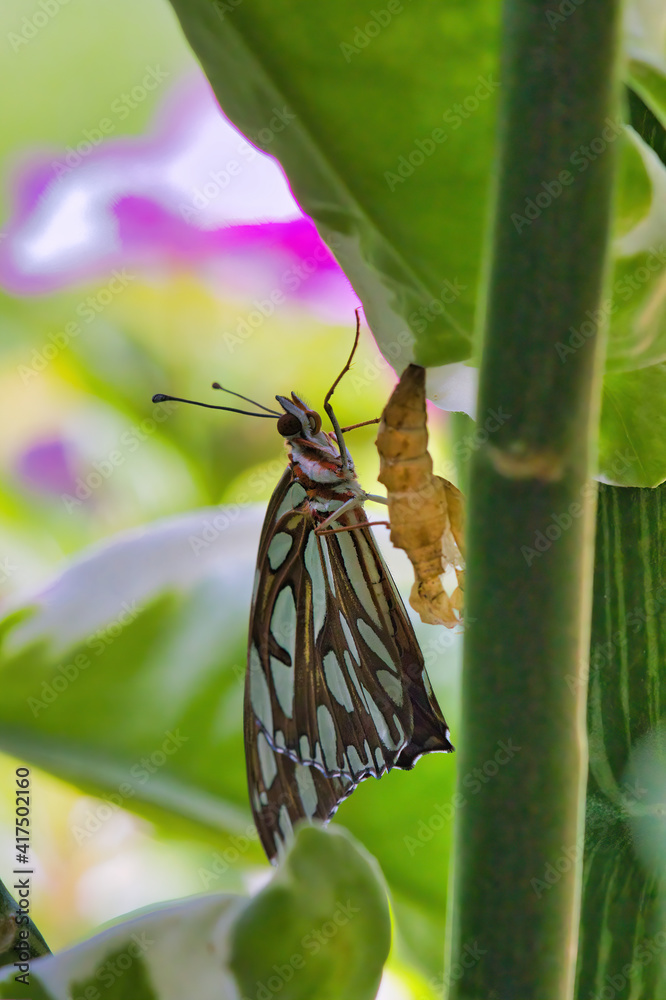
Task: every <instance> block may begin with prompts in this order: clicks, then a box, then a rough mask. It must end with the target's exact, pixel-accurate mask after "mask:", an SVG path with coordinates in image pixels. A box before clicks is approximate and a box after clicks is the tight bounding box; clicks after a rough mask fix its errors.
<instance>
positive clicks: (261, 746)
mask: <svg viewBox="0 0 666 1000" xmlns="http://www.w3.org/2000/svg"><path fill="white" fill-rule="evenodd" d="M257 753H258V756H259V767H260V769H261V777H262V778H263V781H264V786H265V787H266V788H270V787H271V785H272V784H273V782H274V781H275V777H276V775H277V764H276V763H275V754H274V752H273V750H271V748H270V746H269V745H268V740H267V739H266V737H265V736H264V734H263V733H262V732H260V733H258V735H257Z"/></svg>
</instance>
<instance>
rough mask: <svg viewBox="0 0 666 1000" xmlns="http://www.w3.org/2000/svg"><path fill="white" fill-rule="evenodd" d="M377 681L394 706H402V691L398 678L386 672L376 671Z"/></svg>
mask: <svg viewBox="0 0 666 1000" xmlns="http://www.w3.org/2000/svg"><path fill="white" fill-rule="evenodd" d="M377 680H378V681H379V683H380V684H381V686H382V687H383V688H384V690H385V691H386V693H387V695H388V696H389V698H390V699H391V701H392V702H393V703H394V704H395V705H402V699H403V690H402V684H401V683H400V678H399V677H396V676H395V674H391V673H389V671H388V670H378V671H377Z"/></svg>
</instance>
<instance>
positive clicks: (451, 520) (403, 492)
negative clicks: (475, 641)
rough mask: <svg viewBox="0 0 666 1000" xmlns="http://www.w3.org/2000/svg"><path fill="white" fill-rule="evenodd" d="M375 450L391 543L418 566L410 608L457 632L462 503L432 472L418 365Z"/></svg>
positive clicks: (396, 396) (390, 409)
mask: <svg viewBox="0 0 666 1000" xmlns="http://www.w3.org/2000/svg"><path fill="white" fill-rule="evenodd" d="M377 450H378V451H379V458H380V465H379V477H378V478H379V481H380V482H381V483H383V484H384V486H385V487H386V490H387V494H388V508H389V520H390V522H391V541H392V542H393V544H394V545H395V546H396V547H397V548H399V549H404V551H405V552H406V553H407V555H408V556H409V559H410V561H411V563H412V565H413V567H414V576H415V582H414V586H413V588H412V593H411V595H410V598H409V603H410V604H411V606H412V607H413V608H414V610H415V611H418V613H419V615H420V616H421V620H422V621H424V622H427V623H428V624H430V625H446V627H447V628H453V627H454V626H455V625H458V624H459V623H460V621H461V619H462V609H463V585H464V565H465V560H464V498H463V495H462V493H461V492H460V490H459V489H457V487H455V486H454V485H453V484H452V483H450V482H448V480H446V479H442V478H441V476H436V475H434V473H433V469H432V459H431V457H430V455H429V453H428V429H427V422H426V397H425V369H424V368H421V367H420V366H419V365H409V366H408V367H407V368H406V369H405V371H404V372H403V374H402V378H401V379H400V382H399V383H398V385H397V386H396V387H395V389H394V391H393V394H392V396H391V398H390V399H389V401H388V403H387V404H386V408H385V409H384V412H383V414H382V419H381V422H380V424H379V432H378V435H377ZM451 567H453V569H454V570H455V579H456V581H457V585H456V586H455V587H454V588H453V589H452V592H451V593H450V594H448V593H447V591H446V590H445V588H444V583H443V577H444V576H445V575H446V573H447V571H448V570H450V569H451ZM450 589H451V588H450Z"/></svg>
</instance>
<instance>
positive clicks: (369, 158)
mask: <svg viewBox="0 0 666 1000" xmlns="http://www.w3.org/2000/svg"><path fill="white" fill-rule="evenodd" d="M174 7H175V9H176V12H177V14H178V16H179V18H180V20H181V23H182V25H183V29H184V31H185V33H186V35H187V37H188V39H189V41H190V43H191V45H192V48H193V49H194V51H195V53H196V55H197V56H198V57H199V59H200V60H201V62H202V64H203V67H204V69H205V71H206V74H207V75H208V78H209V79H210V81H211V83H212V85H213V88H214V89H215V92H216V94H217V96H218V98H219V99H220V103H221V105H222V108H223V110H224V111H225V112H226V113H227V114H228V115H229V117H230V118H231V119H232V120H233V121H234V122H235V123H236V124H237V125H238V126H239V128H240V129H241V130H242V131H243V132H244V133H245V134H246V135H247V136H248V137H249V138H250V139H251V140H252V141H253V142H255V143H256V144H257V145H258V146H260V147H261V148H263V149H265V150H266V151H267V152H269V153H271V154H273V155H275V156H276V157H278V159H279V160H280V162H281V164H282V165H283V167H284V169H285V171H286V173H287V175H288V177H289V181H290V184H291V186H292V188H293V190H294V193H295V195H296V197H297V198H298V200H299V202H300V204H301V205H302V207H303V208H304V210H305V211H306V212H307V213H308V214H309V215H310V216H311V217H312V218H313V219H314V220H315V222H316V223H317V225H318V227H319V230H320V232H321V233H322V234H323V235H324V237H325V238H326V240H327V242H329V244H330V245H331V247H332V248H333V250H334V252H335V254H336V256H337V257H338V259H339V261H340V262H341V264H342V266H343V268H344V269H345V271H346V273H347V275H348V276H349V278H350V280H351V281H352V283H353V284H354V287H355V289H356V291H357V292H358V294H359V295H360V296H361V299H362V300H363V304H364V307H365V311H366V315H367V317H368V320H369V322H370V325H371V327H372V329H373V332H374V333H375V335H376V336H377V337H378V338H379V339H380V343H381V344H382V348H383V350H384V353H385V354H386V356H387V357H388V358H389V359H390V360H391V361H392V363H395V365H396V367H403V366H404V363H406V361H407V360H409V359H410V358H411V357H413V356H416V357H417V358H418V359H419V360H420V361H421V362H422V363H424V364H429V365H433V364H443V363H446V362H451V361H457V360H460V359H463V358H466V357H469V355H470V353H471V339H472V330H473V323H474V308H475V298H476V286H477V281H478V276H479V271H480V258H481V246H482V236H483V230H484V224H485V220H484V213H485V203H486V193H487V188H488V185H489V180H490V164H491V159H492V138H493V116H494V109H495V96H496V92H497V88H498V87H499V83H498V81H497V77H496V37H497V32H496V24H497V17H498V8H497V6H496V5H495V4H492V3H490V2H488V0H473V2H472V3H467V4H465V5H456V4H449V5H445V6H441V5H439V6H437V5H432V4H430V3H428V2H427V0H411V2H409V3H407V2H402V0H390V3H388V4H385V5H384V6H382V7H379V8H376V9H373V10H371V11H367V10H365V9H363V10H362V9H361V8H359V6H358V4H356V3H353V2H352V0H343V2H340V3H335V4H333V3H323V4H317V5H313V4H309V3H307V2H305V0H300V2H296V3H289V4H285V3H277V4H276V3H270V2H268V0H245V2H244V3H242V4H234V3H225V2H218V3H215V4H213V3H210V2H208V0H174Z"/></svg>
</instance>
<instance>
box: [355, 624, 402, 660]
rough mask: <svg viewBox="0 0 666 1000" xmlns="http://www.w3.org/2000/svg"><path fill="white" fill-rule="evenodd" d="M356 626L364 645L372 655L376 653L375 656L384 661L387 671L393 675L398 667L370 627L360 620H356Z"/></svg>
mask: <svg viewBox="0 0 666 1000" xmlns="http://www.w3.org/2000/svg"><path fill="white" fill-rule="evenodd" d="M356 625H357V628H358V630H359V632H360V633H361V637H362V639H363V641H364V642H365V643H366V645H367V646H368V647H369V648H370V649H371V650H372V651H373V653H376V654H377V656H378V657H379V658H380V659H382V660H383V661H384V663H385V664H386V666H387V667H388V668H389V670H392V671H393V672H394V673H395V672H396V671H397V669H398V667H397V666H396V663H395V661H394V660H393V657H392V656H391V654H390V653H389V651H388V649H387V648H386V646H385V645H384V643H383V642H382V640H381V639H380V638H379V636H378V635H377V633H376V632H375V631H374V629H373V628H372V626H370V625H368V624H367V622H364V621H363V619H362V618H359V619H358V621H357V622H356Z"/></svg>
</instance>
